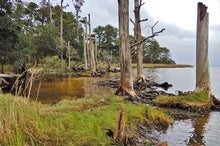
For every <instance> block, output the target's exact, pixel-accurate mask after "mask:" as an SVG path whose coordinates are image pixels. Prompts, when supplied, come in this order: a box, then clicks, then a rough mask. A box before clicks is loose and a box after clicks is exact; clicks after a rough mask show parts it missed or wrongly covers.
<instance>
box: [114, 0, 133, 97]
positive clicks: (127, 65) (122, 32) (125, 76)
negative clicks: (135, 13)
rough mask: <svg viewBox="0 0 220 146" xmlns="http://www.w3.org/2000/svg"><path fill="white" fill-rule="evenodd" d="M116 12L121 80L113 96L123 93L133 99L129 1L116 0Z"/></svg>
mask: <svg viewBox="0 0 220 146" xmlns="http://www.w3.org/2000/svg"><path fill="white" fill-rule="evenodd" d="M118 10H119V15H118V19H119V47H120V68H121V78H120V87H119V89H118V90H117V91H116V93H115V94H118V95H120V94H121V93H123V92H124V91H125V92H126V93H128V94H129V95H131V96H132V97H134V96H136V94H135V92H134V89H133V80H132V68H131V53H130V52H131V51H130V43H129V0H118ZM120 90H121V91H122V92H120Z"/></svg>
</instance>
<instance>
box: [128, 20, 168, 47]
mask: <svg viewBox="0 0 220 146" xmlns="http://www.w3.org/2000/svg"><path fill="white" fill-rule="evenodd" d="M158 22H159V21H157V22H156V23H154V25H153V26H152V27H150V28H151V33H152V34H151V35H150V36H148V37H146V38H144V39H143V40H141V41H139V42H136V43H134V44H132V45H131V48H133V47H135V46H137V45H139V44H141V43H143V42H145V41H146V40H148V39H149V38H153V37H155V36H158V34H159V33H162V32H163V31H164V30H165V28H163V29H161V30H160V31H156V32H154V27H155V26H156V25H157V23H158Z"/></svg>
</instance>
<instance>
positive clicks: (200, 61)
mask: <svg viewBox="0 0 220 146" xmlns="http://www.w3.org/2000/svg"><path fill="white" fill-rule="evenodd" d="M208 25H209V14H208V13H207V6H205V5H204V4H202V3H200V2H199V3H198V10H197V35H196V90H198V91H205V92H207V93H210V91H211V85H210V75H209V61H208V28H209V27H208Z"/></svg>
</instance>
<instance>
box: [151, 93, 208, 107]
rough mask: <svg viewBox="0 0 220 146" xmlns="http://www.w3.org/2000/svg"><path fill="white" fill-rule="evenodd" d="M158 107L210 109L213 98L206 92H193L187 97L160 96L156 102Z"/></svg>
mask: <svg viewBox="0 0 220 146" xmlns="http://www.w3.org/2000/svg"><path fill="white" fill-rule="evenodd" d="M154 103H155V104H157V105H168V106H172V105H179V106H181V107H187V106H189V107H190V106H191V107H201V108H203V107H210V106H211V98H210V97H209V96H208V94H206V93H205V92H192V93H190V94H188V95H186V96H163V95H160V96H158V97H157V98H156V100H155V101H154Z"/></svg>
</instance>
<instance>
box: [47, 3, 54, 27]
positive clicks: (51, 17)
mask: <svg viewBox="0 0 220 146" xmlns="http://www.w3.org/2000/svg"><path fill="white" fill-rule="evenodd" d="M48 5H49V9H50V14H49V17H50V23H51V24H52V23H53V16H52V15H53V13H52V9H51V3H50V0H48Z"/></svg>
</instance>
